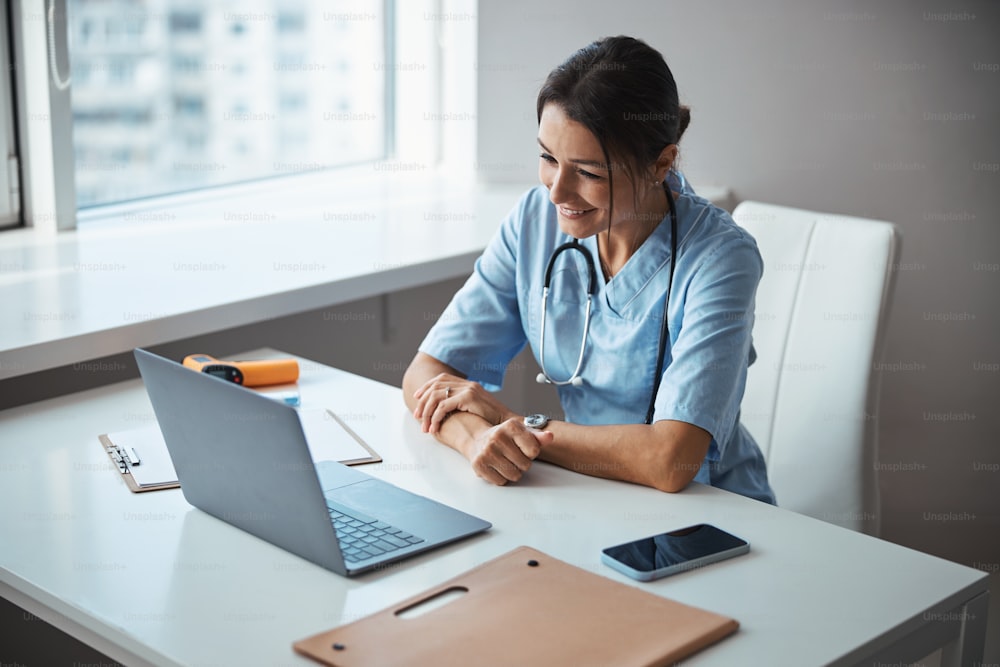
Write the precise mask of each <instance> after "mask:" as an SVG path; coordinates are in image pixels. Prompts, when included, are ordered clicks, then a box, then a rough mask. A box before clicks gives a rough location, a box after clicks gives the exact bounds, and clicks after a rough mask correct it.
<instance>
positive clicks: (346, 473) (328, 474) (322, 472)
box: [316, 461, 372, 495]
mask: <svg viewBox="0 0 1000 667" xmlns="http://www.w3.org/2000/svg"><path fill="white" fill-rule="evenodd" d="M316 474H317V475H318V476H319V483H320V485H322V487H323V491H324V492H326V495H329V492H330V490H331V489H337V488H339V487H341V486H347V485H348V484H354V483H356V482H364V481H367V480H371V479H372V477H371V475H368V474H367V473H363V472H361V471H360V470H354V469H353V468H349V467H348V466H345V465H344V464H342V463H337V462H336V461H318V462H317V463H316Z"/></svg>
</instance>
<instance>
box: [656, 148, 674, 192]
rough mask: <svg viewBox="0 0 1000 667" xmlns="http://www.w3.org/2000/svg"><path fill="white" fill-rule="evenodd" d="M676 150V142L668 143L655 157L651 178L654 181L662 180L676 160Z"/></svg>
mask: <svg viewBox="0 0 1000 667" xmlns="http://www.w3.org/2000/svg"><path fill="white" fill-rule="evenodd" d="M677 152H678V150H677V144H669V145H667V146H666V147H665V148H664V149H663V150H662V151H660V156H659V157H658V158H656V163H655V165H654V166H653V169H654V171H653V179H654V180H655V181H656V182H658V183H659V182H662V181H663V179H665V178H666V177H667V172H668V171H670V168H671V167H673V166H674V162H676V161H677Z"/></svg>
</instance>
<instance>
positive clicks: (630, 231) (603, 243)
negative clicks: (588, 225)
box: [597, 188, 670, 279]
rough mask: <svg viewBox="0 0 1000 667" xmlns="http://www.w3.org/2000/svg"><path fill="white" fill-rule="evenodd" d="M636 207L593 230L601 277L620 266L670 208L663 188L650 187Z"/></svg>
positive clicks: (610, 273)
mask: <svg viewBox="0 0 1000 667" xmlns="http://www.w3.org/2000/svg"><path fill="white" fill-rule="evenodd" d="M642 204H643V205H642V206H640V208H639V209H637V211H635V212H632V213H630V214H628V218H627V219H625V220H621V221H619V222H616V223H614V224H612V225H611V227H610V229H606V230H604V231H603V232H599V233H598V234H597V249H598V255H599V258H600V262H601V269H602V270H603V271H604V277H605V279H610V278H612V277H614V276H615V275H617V274H618V272H619V271H621V270H622V267H624V266H625V264H626V263H627V262H628V261H629V259H631V258H632V255H634V254H635V253H636V251H637V250H638V249H639V248H640V247H641V246H642V244H643V243H645V242H646V239H648V238H649V237H650V236H651V235H652V234H653V231H654V230H655V229H656V227H657V226H658V225H659V224H660V221H661V220H663V218H665V217H666V216H667V214H668V213H669V212H670V205H669V203H668V202H667V195H666V191H665V190H663V189H662V188H656V189H655V190H651V191H650V193H649V196H647V197H646V199H645V201H643V202H642Z"/></svg>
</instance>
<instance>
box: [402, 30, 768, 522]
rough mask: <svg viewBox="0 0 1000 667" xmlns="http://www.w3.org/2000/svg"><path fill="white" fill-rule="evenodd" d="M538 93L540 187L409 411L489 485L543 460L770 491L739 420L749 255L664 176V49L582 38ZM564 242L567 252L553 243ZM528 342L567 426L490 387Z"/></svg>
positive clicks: (433, 342)
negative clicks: (507, 400)
mask: <svg viewBox="0 0 1000 667" xmlns="http://www.w3.org/2000/svg"><path fill="white" fill-rule="evenodd" d="M536 106H537V114H538V145H539V149H540V157H539V167H538V173H539V178H540V180H541V182H542V186H539V187H536V188H534V189H532V190H530V191H529V192H528V193H526V194H525V195H524V197H523V198H522V199H521V201H520V203H519V204H518V205H517V206H516V207H515V208H514V210H513V211H512V212H511V213H510V215H509V216H508V217H507V219H506V220H505V221H504V222H503V224H502V225H501V227H500V230H499V231H498V233H497V235H496V236H495V237H494V238H493V240H492V241H491V242H490V244H489V246H488V247H487V248H486V250H485V252H484V253H483V255H482V257H480V258H479V259H478V260H477V262H476V266H475V271H474V273H473V275H472V276H471V277H470V278H469V280H468V282H467V283H466V284H465V286H464V287H462V289H461V290H459V292H458V293H457V294H456V295H455V297H454V298H453V299H452V302H451V304H450V305H449V306H448V308H447V310H446V311H445V312H444V313H443V314H442V316H441V318H440V320H439V321H438V322H437V324H436V325H435V326H434V327H433V328H432V329H431V331H430V332H429V333H428V335H427V338H426V339H425V340H424V342H423V344H421V346H420V350H419V352H418V353H417V355H416V357H415V358H414V359H413V361H412V363H411V364H410V366H409V368H408V369H407V371H406V374H405V376H404V378H403V394H404V398H405V400H406V403H407V405H408V406H409V408H410V409H411V410H413V414H414V416H415V417H416V418H417V419H418V420H420V421H421V424H422V427H423V429H424V431H426V432H429V433H432V434H433V435H434V436H435V437H436V438H437V439H438V440H439V441H440V442H442V443H444V444H446V445H449V446H450V447H452V448H454V449H456V450H457V451H459V452H460V453H462V454H463V455H464V456H465V457H466V458H467V459H468V460H469V461H470V462H471V464H472V467H473V470H474V471H475V472H476V474H478V475H479V476H480V477H482V478H484V479H486V480H487V481H489V482H492V483H494V484H500V485H502V484H506V483H508V482H516V481H517V480H518V479H520V478H521V476H522V475H523V474H524V473H525V472H527V471H528V469H529V468H530V467H531V464H532V462H533V461H534V460H535V459H539V460H543V461H548V462H550V463H554V464H557V465H560V466H563V467H565V468H568V469H570V470H576V471H581V472H585V473H587V474H592V475H596V476H600V477H606V478H612V479H620V480H626V481H630V482H635V483H638V484H644V485H647V486H652V487H655V488H657V489H661V490H663V491H669V492H676V491H680V490H681V489H683V488H684V487H685V486H687V484H688V483H689V482H691V481H692V480H697V481H699V482H703V483H706V484H712V485H713V486H718V487H721V488H725V489H728V490H731V491H734V492H736V493H741V494H743V495H746V496H749V497H752V498H757V499H759V500H762V501H765V502H769V503H774V494H773V493H772V491H771V489H770V486H769V485H768V482H767V472H766V469H765V465H764V460H763V457H762V456H761V453H760V450H759V448H758V447H757V445H756V443H755V442H754V441H753V439H752V437H751V436H750V434H749V433H748V432H747V431H746V430H745V429H744V428H743V427H742V425H740V423H739V406H740V401H741V400H742V397H743V389H744V386H745V384H746V371H747V366H748V365H749V364H750V363H752V362H753V359H754V356H755V354H754V351H753V347H752V345H751V339H750V332H751V328H752V326H753V312H754V295H755V292H756V289H757V284H758V282H759V281H760V276H761V271H762V268H763V267H762V262H761V259H760V255H759V253H758V252H757V246H756V243H755V242H754V240H753V239H752V238H751V237H750V236H749V235H748V234H747V233H746V232H745V231H743V230H742V229H740V228H739V227H737V226H736V225H735V223H734V222H733V221H732V219H731V218H730V217H729V215H728V214H727V213H726V212H725V211H722V210H721V209H718V208H716V207H714V206H713V205H711V204H710V203H709V202H708V201H706V200H705V199H702V198H700V197H698V196H697V195H696V194H695V193H694V191H693V190H692V189H691V187H690V186H688V184H687V183H686V182H685V180H684V178H683V176H682V175H681V174H680V173H679V172H678V171H676V170H675V169H674V165H675V163H676V161H677V155H678V147H677V144H678V142H679V141H680V138H681V135H682V134H683V132H684V129H685V128H686V127H687V124H688V120H689V112H688V109H687V108H686V107H681V106H680V105H679V103H678V96H677V87H676V85H675V83H674V80H673V75H672V74H671V73H670V69H669V68H668V67H667V64H666V63H665V62H664V60H663V57H662V56H661V55H660V54H659V52H657V51H656V50H654V49H652V48H650V47H649V46H647V45H646V44H645V43H643V42H641V41H639V40H635V39H632V38H629V37H612V38H607V39H603V40H600V41H597V42H594V43H593V44H591V45H589V46H587V47H585V48H583V49H581V50H580V51H578V52H576V53H575V54H573V55H572V56H571V57H570V58H569V59H568V60H567V61H566V62H565V63H563V64H562V65H560V66H559V67H557V68H556V69H555V70H553V71H552V72H551V73H550V74H549V76H548V78H547V79H546V81H545V84H544V85H543V86H542V89H541V91H540V92H539V94H538V100H537V105H536ZM543 186H544V187H543ZM567 242H570V244H571V246H576V245H577V244H578V247H569V248H567V249H564V250H560V251H559V252H558V253H557V252H556V251H557V249H559V248H561V247H562V246H563V245H564V244H566V243H567ZM554 253H555V254H556V255H557V256H556V257H555V258H554V259H553V254H554ZM588 255H589V259H590V263H589V265H588ZM550 264H551V266H550ZM591 267H593V268H591ZM549 269H551V270H549ZM547 273H549V274H550V277H549V279H548V280H546V274H547ZM591 274H593V275H592V277H591ZM591 282H593V289H592V290H591V291H592V292H593V296H592V298H590V299H589V302H590V306H588V289H589V288H590V287H591ZM546 283H548V286H549V288H548V289H546ZM546 293H547V296H546ZM668 295H669V300H668ZM665 311H666V315H667V319H666V321H664V313H665ZM581 332H582V336H583V341H582V342H581ZM526 343H527V344H530V345H531V347H532V351H533V352H534V355H535V359H536V360H537V361H538V362H539V363H540V365H541V367H542V374H540V379H541V380H545V379H547V381H551V382H554V383H556V384H557V385H559V386H558V391H559V398H560V401H561V403H562V406H563V409H564V411H565V421H557V420H549V419H547V418H545V417H543V416H541V415H532V416H531V417H530V418H528V420H527V423H526V418H525V417H524V416H523V415H519V414H517V413H515V412H514V411H513V410H511V409H510V408H508V407H507V406H505V405H503V404H502V403H501V402H500V401H499V400H497V398H496V397H495V396H494V395H493V394H491V393H490V391H488V389H496V388H499V386H500V384H501V382H502V380H503V371H504V370H505V369H506V366H507V364H508V363H509V362H510V360H511V359H512V358H513V357H514V356H515V355H516V354H517V353H518V352H519V351H520V350H521V349H522V348H523V347H524V345H525V344H526Z"/></svg>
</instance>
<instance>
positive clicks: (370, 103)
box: [6, 0, 391, 207]
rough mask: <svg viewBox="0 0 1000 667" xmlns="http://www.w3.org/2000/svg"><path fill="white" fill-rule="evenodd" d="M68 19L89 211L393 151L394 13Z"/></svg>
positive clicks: (138, 7) (150, 10)
mask: <svg viewBox="0 0 1000 667" xmlns="http://www.w3.org/2000/svg"><path fill="white" fill-rule="evenodd" d="M67 18H68V25H67V34H68V47H69V58H70V63H71V66H72V72H73V73H74V76H73V90H72V123H73V145H74V149H75V152H76V172H75V174H76V201H77V205H78V206H79V207H89V206H95V205H101V204H109V203H114V202H119V201H126V200H130V199H138V198H142V197H149V196H155V195H162V194H168V193H173V192H180V191H184V190H189V189H194V188H203V187H208V186H215V185H223V184H230V183H235V182H241V181H247V180H253V179H260V178H269V177H274V176H284V175H288V174H289V173H295V172H296V171H301V170H307V169H313V168H316V167H317V166H319V167H335V166H339V165H347V164H352V163H359V162H365V161H373V160H377V159H381V158H384V157H385V156H386V154H387V149H388V146H387V143H388V141H387V137H386V135H387V133H386V126H387V116H388V111H387V110H388V109H389V108H390V106H389V101H390V100H389V99H388V95H387V90H389V89H390V88H389V86H390V84H391V81H389V79H390V78H391V74H390V72H391V70H389V69H388V68H385V67H378V64H379V63H385V62H386V61H387V52H388V49H387V44H388V39H387V35H386V32H387V25H389V21H388V19H387V12H386V9H385V7H384V6H383V3H380V2H377V1H373V0H353V1H352V0H260V1H259V2H254V3H246V4H244V3H238V2H232V1H230V0H208V1H205V2H195V1H193V0H159V2H156V3H140V2H136V0H67ZM6 117H7V118H9V115H8V116H6ZM358 119H362V120H358Z"/></svg>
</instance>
